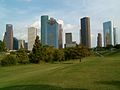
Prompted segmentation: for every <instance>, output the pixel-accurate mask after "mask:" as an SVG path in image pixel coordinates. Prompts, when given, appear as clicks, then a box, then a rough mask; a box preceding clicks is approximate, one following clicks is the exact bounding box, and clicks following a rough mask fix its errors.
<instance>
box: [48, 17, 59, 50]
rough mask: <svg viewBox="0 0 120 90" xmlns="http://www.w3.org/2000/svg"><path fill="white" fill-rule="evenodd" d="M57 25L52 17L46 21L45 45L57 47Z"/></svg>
mask: <svg viewBox="0 0 120 90" xmlns="http://www.w3.org/2000/svg"><path fill="white" fill-rule="evenodd" d="M58 36H59V27H58V23H57V22H56V20H55V19H54V18H50V20H48V23H47V45H50V46H53V47H55V48H59V42H58V40H59V37H58Z"/></svg>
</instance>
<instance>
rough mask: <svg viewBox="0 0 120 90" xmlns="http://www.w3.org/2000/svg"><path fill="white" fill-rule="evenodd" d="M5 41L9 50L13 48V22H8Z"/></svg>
mask: <svg viewBox="0 0 120 90" xmlns="http://www.w3.org/2000/svg"><path fill="white" fill-rule="evenodd" d="M3 41H4V43H5V46H6V48H7V49H8V50H13V25H12V24H6V32H5V35H4V40H3Z"/></svg>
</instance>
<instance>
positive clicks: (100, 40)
mask: <svg viewBox="0 0 120 90" xmlns="http://www.w3.org/2000/svg"><path fill="white" fill-rule="evenodd" d="M97 47H102V35H101V33H98V37H97Z"/></svg>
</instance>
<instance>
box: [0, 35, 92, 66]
mask: <svg viewBox="0 0 120 90" xmlns="http://www.w3.org/2000/svg"><path fill="white" fill-rule="evenodd" d="M90 55H91V50H90V49H89V48H86V47H84V46H82V45H76V47H69V48H64V49H55V48H54V47H52V46H48V45H42V44H41V42H40V40H39V36H37V37H36V39H35V43H34V45H33V49H32V51H31V52H28V51H27V50H25V49H24V48H22V47H21V48H20V49H19V50H18V51H16V52H11V53H10V54H9V55H5V57H4V58H2V60H1V62H0V63H1V65H2V66H8V65H16V64H28V63H35V64H38V63H42V62H46V63H48V62H51V63H53V62H56V61H58V62H62V61H68V60H71V59H72V60H76V59H79V61H80V62H81V60H82V58H84V57H87V56H90Z"/></svg>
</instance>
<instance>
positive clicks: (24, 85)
mask: <svg viewBox="0 0 120 90" xmlns="http://www.w3.org/2000/svg"><path fill="white" fill-rule="evenodd" d="M119 89H120V59H119V56H117V57H88V58H85V59H83V60H82V62H81V63H80V62H79V60H78V61H73V60H72V61H67V62H63V63H55V64H37V65H36V64H31V65H18V66H11V67H0V90H119Z"/></svg>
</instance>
